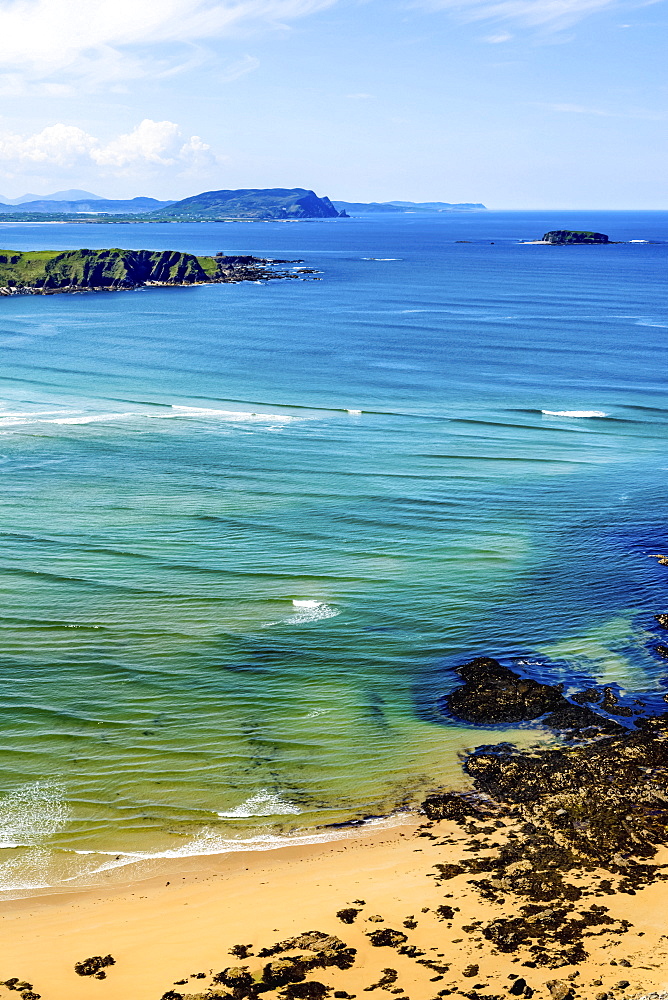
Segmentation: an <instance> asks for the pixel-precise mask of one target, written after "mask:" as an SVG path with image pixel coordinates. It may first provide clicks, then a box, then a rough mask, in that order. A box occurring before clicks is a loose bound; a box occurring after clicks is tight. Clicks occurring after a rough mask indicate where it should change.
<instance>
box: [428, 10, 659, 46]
mask: <svg viewBox="0 0 668 1000" xmlns="http://www.w3.org/2000/svg"><path fill="white" fill-rule="evenodd" d="M650 2H653V0H650ZM413 6H416V7H421V8H422V9H424V10H431V11H436V10H451V11H454V12H456V13H458V14H460V16H463V17H464V18H465V19H466V20H469V21H484V20H491V21H511V22H515V23H518V24H522V25H525V26H527V27H533V28H541V27H542V28H551V29H554V28H557V29H562V28H567V27H570V26H571V25H573V24H576V23H577V22H578V21H581V20H582V19H583V18H585V17H587V16H588V15H590V14H595V13H597V12H598V11H601V10H604V9H606V8H614V7H619V6H620V2H619V0H413ZM487 40H488V41H489V40H490V39H487Z"/></svg>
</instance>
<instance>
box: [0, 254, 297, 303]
mask: <svg viewBox="0 0 668 1000" xmlns="http://www.w3.org/2000/svg"><path fill="white" fill-rule="evenodd" d="M300 263H302V261H287V260H269V259H264V258H260V257H250V256H226V255H225V254H223V253H218V254H216V255H215V256H214V257H198V256H195V255H194V254H191V253H182V252H180V251H178V250H121V249H118V248H115V249H111V250H64V251H63V250H30V251H27V252H26V253H21V252H18V251H12V250H0V295H50V294H54V293H57V292H82V291H87V292H91V291H123V290H130V289H136V288H142V287H165V286H178V285H207V284H214V283H222V282H237V281H261V280H262V281H264V280H267V279H270V278H295V277H303V276H304V275H305V274H313V273H315V272H314V271H312V270H311V269H307V268H304V269H300V271H299V272H298V273H295V272H294V271H285V270H280V271H279V270H276V269H275V268H276V265H278V264H300Z"/></svg>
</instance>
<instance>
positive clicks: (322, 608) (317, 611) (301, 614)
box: [283, 601, 341, 625]
mask: <svg viewBox="0 0 668 1000" xmlns="http://www.w3.org/2000/svg"><path fill="white" fill-rule="evenodd" d="M292 604H293V607H295V608H297V611H296V612H295V614H294V615H291V616H290V618H287V619H286V620H285V622H284V623H283V624H284V625H306V624H308V623H309V622H319V621H324V620H325V619H326V618H336V616H337V615H340V614H341V612H340V611H337V610H336V608H333V607H332V606H331V605H330V604H325V602H324V601H293V602H292Z"/></svg>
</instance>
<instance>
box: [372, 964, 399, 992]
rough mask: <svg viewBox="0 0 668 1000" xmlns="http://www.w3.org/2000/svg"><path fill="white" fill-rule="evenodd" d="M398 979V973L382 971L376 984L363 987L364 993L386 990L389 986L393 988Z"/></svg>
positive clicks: (391, 970)
mask: <svg viewBox="0 0 668 1000" xmlns="http://www.w3.org/2000/svg"><path fill="white" fill-rule="evenodd" d="M398 978H399V973H398V972H397V970H396V969H383V974H382V976H381V978H380V979H379V980H378V982H377V983H372V984H371V986H365V987H364V992H365V993H373V991H374V990H388V989H389V988H390V986H394V984H395V983H396V981H397V979H398Z"/></svg>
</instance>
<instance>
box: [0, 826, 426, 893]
mask: <svg viewBox="0 0 668 1000" xmlns="http://www.w3.org/2000/svg"><path fill="white" fill-rule="evenodd" d="M409 815H410V814H409V813H408V812H401V813H393V814H391V815H390V816H381V817H374V818H373V819H368V820H361V821H360V822H359V823H358V822H355V823H353V824H351V825H350V826H346V827H343V828H342V827H337V828H336V829H332V828H330V829H326V830H311V831H304V832H302V833H295V834H291V835H280V834H270V833H267V834H258V835H256V836H254V837H248V838H246V839H241V838H232V837H222V836H221V835H220V834H218V833H216V831H215V830H212V829H211V828H208V827H207V828H205V829H204V830H202V831H201V833H200V834H198V836H197V837H195V838H194V839H193V840H190V841H188V843H187V844H183V845H182V846H181V847H175V848H172V849H170V850H166V851H155V852H149V851H136V852H133V851H84V850H75V851H73V852H72V853H73V854H78V855H84V856H97V857H109V858H113V860H111V861H108V862H104V863H103V864H102V865H100V866H99V867H97V868H95V869H93V870H92V871H87V872H86V873H85V876H86V877H90V876H92V875H98V874H100V873H101V872H105V871H110V870H112V869H114V868H123V867H125V866H126V865H134V864H138V863H140V862H142V861H159V860H169V859H172V858H173V859H177V858H193V857H210V856H212V855H214V854H233V853H238V852H242V851H276V850H280V848H282V847H298V846H307V845H309V844H327V843H329V842H331V841H336V840H348V839H350V838H352V837H358V836H359V835H360V831H362V830H365V829H366V830H370V831H372V830H377V829H391V828H392V827H394V826H402V825H403V824H404V823H405V822H406V819H407V816H409ZM80 878H81V876H80V875H74V876H71V877H70V878H67V879H64V880H63V881H64V882H74V881H76V880H79V879H80ZM0 888H1V887H0Z"/></svg>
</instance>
